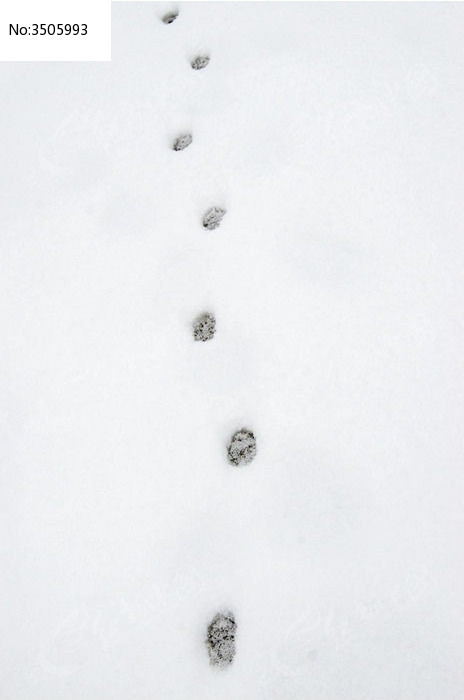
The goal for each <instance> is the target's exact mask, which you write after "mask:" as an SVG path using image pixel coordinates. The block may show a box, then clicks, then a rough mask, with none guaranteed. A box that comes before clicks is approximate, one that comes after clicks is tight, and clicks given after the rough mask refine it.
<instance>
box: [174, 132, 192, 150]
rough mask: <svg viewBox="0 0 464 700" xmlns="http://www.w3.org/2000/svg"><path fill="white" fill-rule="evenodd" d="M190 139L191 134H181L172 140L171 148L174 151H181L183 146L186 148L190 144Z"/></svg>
mask: <svg viewBox="0 0 464 700" xmlns="http://www.w3.org/2000/svg"><path fill="white" fill-rule="evenodd" d="M192 141H193V137H192V134H181V135H180V136H178V137H177V138H176V139H175V140H174V142H173V144H172V148H173V150H174V151H183V150H184V149H185V148H188V146H190V144H191V143H192Z"/></svg>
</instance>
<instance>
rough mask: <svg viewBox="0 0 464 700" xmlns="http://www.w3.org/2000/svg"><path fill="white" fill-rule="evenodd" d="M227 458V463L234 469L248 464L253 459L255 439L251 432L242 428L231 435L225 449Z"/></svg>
mask: <svg viewBox="0 0 464 700" xmlns="http://www.w3.org/2000/svg"><path fill="white" fill-rule="evenodd" d="M227 456H228V458H229V462H230V463H231V464H233V465H234V466H235V467H241V466H243V465H244V464H249V463H250V462H251V461H252V460H253V459H254V458H255V456H256V438H255V436H254V435H253V433H252V432H251V430H247V429H246V428H242V429H241V430H237V432H236V433H234V434H233V435H232V438H231V440H230V443H229V446H228V448H227Z"/></svg>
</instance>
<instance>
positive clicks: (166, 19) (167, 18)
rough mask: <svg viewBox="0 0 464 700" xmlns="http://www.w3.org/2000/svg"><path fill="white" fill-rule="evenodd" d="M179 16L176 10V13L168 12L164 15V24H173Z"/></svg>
mask: <svg viewBox="0 0 464 700" xmlns="http://www.w3.org/2000/svg"><path fill="white" fill-rule="evenodd" d="M178 16H179V13H178V12H177V10H174V12H168V13H167V15H164V17H163V22H164V24H172V23H173V22H174V21H175V20H176V19H177V18H178Z"/></svg>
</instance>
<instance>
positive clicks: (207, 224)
mask: <svg viewBox="0 0 464 700" xmlns="http://www.w3.org/2000/svg"><path fill="white" fill-rule="evenodd" d="M225 213H226V210H225V209H221V207H210V209H208V211H206V212H205V214H204V216H203V228H206V229H208V231H214V229H216V228H218V227H219V226H220V225H221V221H222V219H223V218H224V216H225Z"/></svg>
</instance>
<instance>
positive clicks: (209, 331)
mask: <svg viewBox="0 0 464 700" xmlns="http://www.w3.org/2000/svg"><path fill="white" fill-rule="evenodd" d="M215 333H216V319H215V318H214V316H213V314H210V313H205V314H202V315H201V316H198V318H197V319H195V321H194V323H193V337H194V338H195V340H199V341H202V342H206V341H207V340H211V338H213V336H214V334H215Z"/></svg>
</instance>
